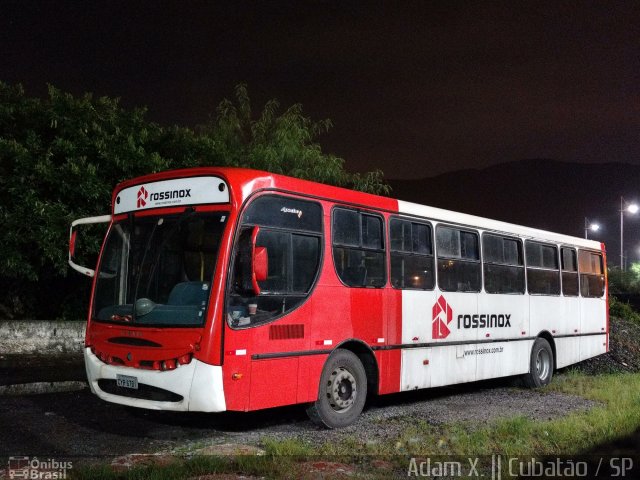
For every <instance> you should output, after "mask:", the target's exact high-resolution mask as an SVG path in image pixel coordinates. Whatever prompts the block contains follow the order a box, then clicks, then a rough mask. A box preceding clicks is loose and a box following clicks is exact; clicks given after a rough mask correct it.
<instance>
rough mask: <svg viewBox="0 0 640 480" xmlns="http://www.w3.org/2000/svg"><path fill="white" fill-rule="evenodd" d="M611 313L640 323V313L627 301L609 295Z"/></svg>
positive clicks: (613, 315)
mask: <svg viewBox="0 0 640 480" xmlns="http://www.w3.org/2000/svg"><path fill="white" fill-rule="evenodd" d="M609 315H611V316H612V317H618V318H624V319H626V320H630V321H632V322H635V323H637V324H638V325H640V313H638V312H637V311H636V310H635V309H634V308H633V307H632V306H631V305H629V304H628V303H627V302H623V301H622V300H618V299H617V298H616V297H615V296H610V297H609Z"/></svg>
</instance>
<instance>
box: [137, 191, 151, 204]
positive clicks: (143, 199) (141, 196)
mask: <svg viewBox="0 0 640 480" xmlns="http://www.w3.org/2000/svg"><path fill="white" fill-rule="evenodd" d="M148 196H149V192H147V189H146V188H144V186H142V187H140V190H138V202H137V203H136V205H137V208H141V207H144V206H145V205H146V204H147V197H148Z"/></svg>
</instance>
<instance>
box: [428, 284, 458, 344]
mask: <svg viewBox="0 0 640 480" xmlns="http://www.w3.org/2000/svg"><path fill="white" fill-rule="evenodd" d="M452 319H453V310H451V306H450V305H449V304H448V303H447V301H446V300H445V299H444V297H443V296H442V295H440V298H438V300H437V301H436V303H434V304H433V317H432V320H433V323H432V325H431V329H432V331H431V335H432V338H434V339H438V338H447V337H448V336H449V334H450V333H451V330H449V327H448V325H449V324H450V323H451V320H452Z"/></svg>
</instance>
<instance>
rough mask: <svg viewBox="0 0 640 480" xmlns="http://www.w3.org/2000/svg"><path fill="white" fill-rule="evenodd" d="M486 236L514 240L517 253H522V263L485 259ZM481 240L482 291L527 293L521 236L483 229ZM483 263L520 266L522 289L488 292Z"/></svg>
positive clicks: (512, 266)
mask: <svg viewBox="0 0 640 480" xmlns="http://www.w3.org/2000/svg"><path fill="white" fill-rule="evenodd" d="M486 237H497V238H500V239H502V240H512V241H515V242H516V243H517V244H518V245H519V246H520V251H519V253H520V254H521V255H522V263H521V264H520V265H515V264H512V263H504V262H494V261H487V260H486V255H485V246H484V239H485V238H486ZM481 242H482V247H481V250H480V251H481V253H482V255H481V259H482V286H483V291H484V292H485V293H486V294H487V295H525V294H526V293H527V267H526V262H525V250H524V242H523V241H522V238H520V237H514V236H510V235H504V234H502V233H498V232H492V231H490V230H488V231H483V232H482V235H481ZM485 265H495V266H499V267H510V268H520V269H522V273H523V282H522V291H519V292H489V291H488V290H487V281H486V279H487V274H486V271H485Z"/></svg>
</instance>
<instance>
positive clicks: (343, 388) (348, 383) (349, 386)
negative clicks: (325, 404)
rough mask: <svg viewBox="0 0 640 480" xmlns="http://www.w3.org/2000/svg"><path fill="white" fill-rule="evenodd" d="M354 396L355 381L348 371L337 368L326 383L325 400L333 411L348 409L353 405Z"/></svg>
mask: <svg viewBox="0 0 640 480" xmlns="http://www.w3.org/2000/svg"><path fill="white" fill-rule="evenodd" d="M356 395H357V389H356V379H355V378H354V376H353V375H352V374H351V372H349V370H347V369H345V368H344V367H338V368H336V369H335V370H334V371H333V372H331V376H330V377H329V381H328V382H327V398H328V399H329V404H330V405H331V407H332V408H333V409H334V410H336V411H344V410H347V409H349V408H350V407H351V406H352V405H353V403H354V401H355V399H356Z"/></svg>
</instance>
